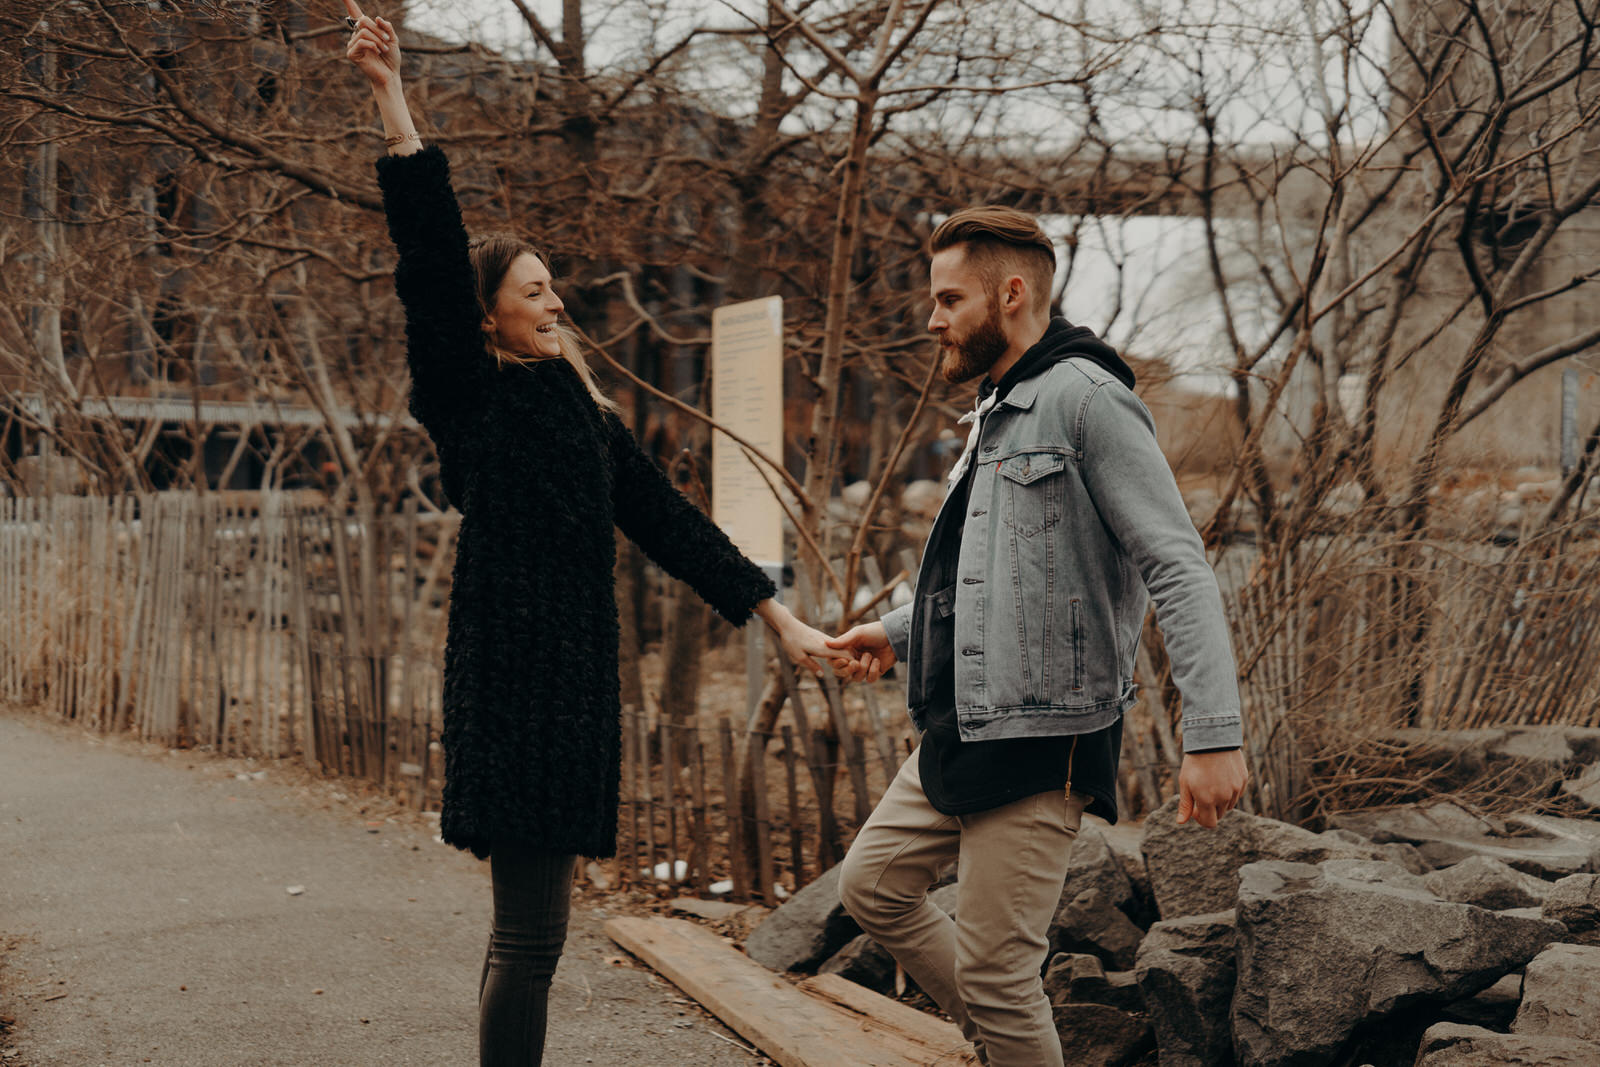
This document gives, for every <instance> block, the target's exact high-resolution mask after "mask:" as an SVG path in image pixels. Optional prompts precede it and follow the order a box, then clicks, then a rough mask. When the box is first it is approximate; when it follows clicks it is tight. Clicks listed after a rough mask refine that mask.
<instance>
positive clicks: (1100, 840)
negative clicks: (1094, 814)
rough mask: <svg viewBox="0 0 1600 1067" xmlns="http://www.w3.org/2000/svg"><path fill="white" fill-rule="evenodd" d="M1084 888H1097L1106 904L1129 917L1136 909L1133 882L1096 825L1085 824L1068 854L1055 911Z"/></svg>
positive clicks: (1064, 905)
mask: <svg viewBox="0 0 1600 1067" xmlns="http://www.w3.org/2000/svg"><path fill="white" fill-rule="evenodd" d="M1087 889H1097V890H1099V891H1100V895H1101V896H1102V897H1103V898H1104V899H1105V901H1106V903H1108V904H1110V905H1111V906H1112V907H1114V908H1117V909H1119V910H1120V911H1121V912H1122V913H1123V914H1124V915H1127V916H1128V917H1129V918H1132V917H1133V916H1134V915H1135V914H1136V913H1137V911H1138V901H1137V899H1136V898H1135V896H1134V891H1133V882H1132V881H1131V880H1130V879H1129V878H1128V874H1127V872H1126V871H1125V870H1124V869H1123V866H1122V862H1121V861H1120V860H1119V859H1118V858H1117V855H1116V853H1115V852H1114V851H1112V848H1111V842H1110V841H1109V840H1108V838H1107V836H1106V834H1105V832H1104V831H1103V830H1101V829H1100V828H1099V827H1096V826H1087V825H1086V826H1084V828H1083V829H1082V830H1081V831H1079V833H1078V838H1077V840H1076V841H1074V842H1073V843H1072V851H1071V852H1069V853H1068V854H1067V880H1066V884H1065V886H1063V888H1062V890H1061V902H1060V904H1058V905H1057V911H1058V912H1059V911H1060V910H1061V909H1063V908H1065V907H1066V906H1067V905H1068V904H1070V903H1071V902H1072V899H1073V898H1074V897H1076V896H1077V895H1078V894H1079V893H1082V892H1083V891H1084V890H1087Z"/></svg>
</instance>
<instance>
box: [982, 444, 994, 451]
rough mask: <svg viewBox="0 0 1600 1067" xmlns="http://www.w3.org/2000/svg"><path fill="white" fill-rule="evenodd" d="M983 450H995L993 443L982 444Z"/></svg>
mask: <svg viewBox="0 0 1600 1067" xmlns="http://www.w3.org/2000/svg"><path fill="white" fill-rule="evenodd" d="M983 450H984V451H985V452H993V451H994V450H995V446H994V445H984V446H983Z"/></svg>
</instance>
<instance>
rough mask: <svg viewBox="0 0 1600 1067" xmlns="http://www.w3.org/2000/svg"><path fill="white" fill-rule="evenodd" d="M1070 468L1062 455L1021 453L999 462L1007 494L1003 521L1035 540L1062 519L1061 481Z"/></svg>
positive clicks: (1003, 506) (1002, 507)
mask: <svg viewBox="0 0 1600 1067" xmlns="http://www.w3.org/2000/svg"><path fill="white" fill-rule="evenodd" d="M1066 466H1067V457H1066V456H1064V455H1062V454H1061V453H1060V452H1019V453H1017V454H1016V455H1014V456H1009V457H1007V458H1006V459H1003V460H1001V461H1000V477H1001V478H1002V479H1003V482H1002V483H1001V484H1002V486H1003V490H1004V493H1005V498H1004V500H1003V501H1002V503H1001V513H1000V514H1001V518H1002V520H1003V521H1004V522H1005V524H1006V525H1007V526H1008V527H1010V528H1011V529H1013V530H1015V531H1016V532H1017V534H1018V535H1019V536H1022V537H1035V536H1037V535H1038V534H1040V533H1042V532H1044V531H1045V530H1047V529H1049V528H1050V527H1051V526H1054V525H1055V524H1056V523H1057V522H1058V521H1059V520H1060V518H1061V507H1062V503H1061V494H1062V488H1061V481H1062V480H1061V479H1060V478H1057V477H1051V475H1058V474H1060V473H1061V472H1062V471H1063V470H1065V469H1066Z"/></svg>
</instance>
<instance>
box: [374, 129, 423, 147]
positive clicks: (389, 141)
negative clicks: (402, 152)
mask: <svg viewBox="0 0 1600 1067" xmlns="http://www.w3.org/2000/svg"><path fill="white" fill-rule="evenodd" d="M407 141H415V142H417V143H418V144H421V143H422V135H421V134H420V133H417V132H416V131H414V130H413V131H412V132H411V133H396V134H393V135H391V136H389V137H385V138H384V139H383V143H384V144H386V145H388V146H389V147H390V148H393V147H394V146H395V145H400V144H405V143H406V142H407Z"/></svg>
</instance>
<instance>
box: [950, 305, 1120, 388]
mask: <svg viewBox="0 0 1600 1067" xmlns="http://www.w3.org/2000/svg"><path fill="white" fill-rule="evenodd" d="M1064 359H1087V360H1089V361H1090V362H1091V363H1094V364H1096V365H1097V366H1100V367H1103V368H1105V370H1107V371H1109V372H1110V373H1111V374H1114V375H1116V377H1117V380H1118V381H1120V382H1121V383H1122V384H1123V385H1126V386H1127V387H1128V388H1129V389H1132V388H1133V384H1134V375H1133V368H1132V367H1130V366H1128V364H1127V363H1126V362H1125V361H1124V360H1123V358H1122V357H1121V356H1119V355H1117V350H1116V349H1114V348H1112V347H1111V346H1110V345H1108V344H1106V343H1105V342H1104V341H1102V340H1100V338H1099V337H1097V336H1095V332H1094V331H1093V330H1091V329H1089V327H1087V326H1074V325H1073V324H1072V323H1070V322H1068V321H1067V320H1066V319H1063V318H1061V317H1059V316H1057V317H1056V318H1053V319H1051V320H1050V325H1049V326H1047V327H1045V331H1044V336H1043V337H1041V338H1039V340H1037V341H1035V342H1034V343H1033V346H1032V347H1030V348H1029V349H1028V350H1027V351H1026V352H1024V353H1023V354H1022V358H1021V359H1019V360H1017V364H1016V366H1014V367H1012V368H1011V369H1010V370H1008V371H1006V373H1005V377H1003V378H1001V379H1000V381H999V383H998V384H994V383H991V382H990V381H989V379H988V378H984V379H983V382H982V383H981V384H980V385H979V387H978V393H979V396H980V397H985V398H986V397H988V395H989V394H990V393H991V392H993V393H998V394H999V395H1000V398H1001V399H1004V397H1005V395H1006V394H1007V393H1009V392H1010V391H1011V389H1012V387H1013V386H1015V385H1016V384H1017V383H1018V382H1020V381H1023V380H1025V379H1028V378H1032V377H1033V376H1034V375H1036V374H1040V373H1042V372H1044V371H1045V370H1047V369H1048V368H1050V367H1053V366H1055V365H1056V364H1057V363H1060V362H1061V361H1062V360H1064Z"/></svg>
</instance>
